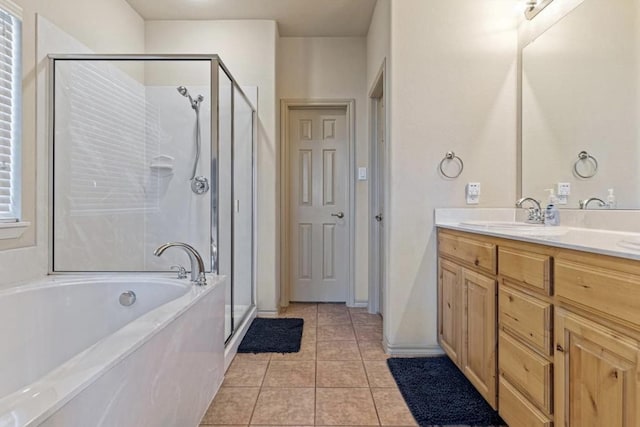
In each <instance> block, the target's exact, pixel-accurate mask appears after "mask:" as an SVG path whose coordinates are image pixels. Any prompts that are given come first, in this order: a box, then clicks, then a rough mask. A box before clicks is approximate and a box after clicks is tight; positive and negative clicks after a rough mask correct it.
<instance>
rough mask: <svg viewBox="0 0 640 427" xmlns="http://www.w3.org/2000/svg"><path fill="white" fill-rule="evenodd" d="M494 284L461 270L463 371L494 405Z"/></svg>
mask: <svg viewBox="0 0 640 427" xmlns="http://www.w3.org/2000/svg"><path fill="white" fill-rule="evenodd" d="M496 288H497V286H496V280H495V279H492V278H490V277H486V276H483V275H481V274H478V273H474V272H472V271H469V270H466V269H462V293H463V303H464V306H465V308H464V309H463V328H462V330H463V345H462V349H463V350H462V370H463V372H464V373H465V375H466V376H467V378H468V379H469V381H471V382H472V383H473V385H474V386H475V387H476V388H477V389H478V391H479V392H480V394H482V395H483V396H484V398H485V399H487V402H489V404H490V405H491V406H492V407H493V408H494V409H495V408H496V407H497V405H496V401H497V398H496V394H497V393H496V388H497V378H496V370H497V366H496V365H497V363H496V347H497V342H496V331H497V326H496V300H497V295H496Z"/></svg>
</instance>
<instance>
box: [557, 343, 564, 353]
mask: <svg viewBox="0 0 640 427" xmlns="http://www.w3.org/2000/svg"><path fill="white" fill-rule="evenodd" d="M556 350H557V351H559V352H560V353H564V348H562V346H561V345H560V344H556Z"/></svg>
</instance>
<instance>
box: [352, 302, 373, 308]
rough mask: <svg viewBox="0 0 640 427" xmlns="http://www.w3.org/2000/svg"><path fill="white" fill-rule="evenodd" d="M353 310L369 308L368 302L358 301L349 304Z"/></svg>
mask: <svg viewBox="0 0 640 427" xmlns="http://www.w3.org/2000/svg"><path fill="white" fill-rule="evenodd" d="M347 305H348V306H349V307H351V308H369V302H368V301H356V302H354V303H353V304H347Z"/></svg>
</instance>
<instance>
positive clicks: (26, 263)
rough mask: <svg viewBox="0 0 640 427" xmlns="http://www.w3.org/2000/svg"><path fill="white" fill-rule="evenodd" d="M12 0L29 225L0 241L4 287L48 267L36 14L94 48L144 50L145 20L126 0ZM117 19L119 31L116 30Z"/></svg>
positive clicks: (43, 98) (0, 282) (1, 283)
mask: <svg viewBox="0 0 640 427" xmlns="http://www.w3.org/2000/svg"><path fill="white" fill-rule="evenodd" d="M14 1H16V3H17V4H18V5H19V6H20V7H22V17H23V26H22V35H23V41H22V64H23V80H22V84H23V124H22V129H23V131H22V138H23V140H22V161H23V169H22V180H23V195H22V202H23V208H22V210H23V218H24V219H25V220H26V221H30V222H31V226H30V227H29V229H28V230H27V231H26V232H25V233H24V235H23V236H22V237H21V238H20V239H16V240H1V241H0V287H2V286H5V285H7V284H11V283H14V282H19V281H24V280H31V279H35V278H38V277H42V276H44V275H45V274H46V273H47V239H48V236H47V199H46V193H47V183H48V178H47V167H46V165H47V159H46V144H47V141H45V140H41V139H42V138H41V139H40V140H37V134H38V133H39V129H41V128H43V127H44V126H46V124H45V123H41V122H37V120H36V108H37V104H42V105H44V103H45V102H46V94H43V93H36V79H37V75H38V74H39V73H42V72H44V71H45V70H46V63H44V62H41V63H36V32H37V31H36V14H40V15H42V16H44V17H46V18H47V19H48V20H50V21H52V22H53V23H55V24H56V25H58V26H59V27H60V28H61V29H63V30H64V31H65V32H67V33H69V34H70V35H72V36H73V37H75V38H76V39H78V40H79V41H80V42H82V43H83V44H85V45H86V46H88V47H89V48H90V49H92V50H94V51H96V52H100V53H139V52H143V51H144V21H143V20H142V18H141V17H140V16H139V15H138V14H137V13H136V12H135V11H134V10H133V9H132V8H131V7H130V6H129V4H128V3H127V2H126V1H124V0H91V1H90V2H87V1H80V0H56V1H55V2H52V1H48V0H14ZM114 23H118V25H117V27H118V31H113V29H114V28H115V27H114ZM52 53H54V52H52ZM36 99H37V100H38V103H36ZM38 108H39V107H38ZM36 140H37V141H36Z"/></svg>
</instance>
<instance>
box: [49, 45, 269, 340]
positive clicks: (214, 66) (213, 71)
mask: <svg viewBox="0 0 640 427" xmlns="http://www.w3.org/2000/svg"><path fill="white" fill-rule="evenodd" d="M47 57H48V59H49V61H48V67H49V70H48V82H47V83H48V90H47V96H48V99H47V117H46V120H47V125H46V126H47V128H48V138H47V139H48V144H47V149H48V159H47V160H48V162H47V166H48V168H49V170H48V171H47V176H48V177H49V185H48V189H47V191H48V195H47V201H48V218H47V222H48V238H49V243H48V251H49V253H48V256H47V258H48V274H51V275H80V274H87V273H90V274H95V275H102V274H114V273H116V274H117V273H126V274H149V273H163V274H166V273H168V272H167V271H151V270H149V271H56V270H55V269H54V243H53V242H54V209H53V207H54V202H55V200H54V173H55V170H54V165H55V150H54V145H55V90H56V85H55V83H56V80H55V71H56V68H55V66H56V62H57V61H185V62H186V61H208V62H209V66H210V80H211V82H210V86H211V92H210V94H209V95H210V99H211V142H210V144H211V158H210V166H209V172H210V176H211V177H214V176H215V178H216V182H215V192H216V194H215V198H214V197H211V215H210V230H211V233H210V235H211V239H212V244H211V254H210V256H211V260H210V262H211V269H210V271H208V272H209V273H213V274H216V275H217V274H219V268H218V246H219V242H220V240H219V227H218V222H219V206H220V205H219V194H220V191H219V190H220V173H219V171H220V167H219V165H218V163H219V162H218V160H219V148H220V147H219V144H220V135H219V120H220V116H219V113H220V112H219V107H220V99H219V92H220V91H219V70H220V68H222V70H223V72H224V73H225V74H226V76H227V77H228V78H229V79H230V80H231V83H232V89H233V90H232V92H231V108H232V111H231V113H232V114H231V129H232V134H231V165H230V166H231V206H232V214H231V226H232V229H231V236H232V237H231V253H230V256H231V266H232V267H231V272H230V277H229V279H230V286H231V306H232V310H231V335H230V336H229V337H228V338H227V337H225V339H226V340H227V341H228V340H229V339H231V338H232V337H233V336H234V334H235V331H236V330H235V325H234V322H235V319H234V315H233V305H234V281H233V279H234V277H233V276H234V275H233V265H234V253H233V249H234V245H233V241H234V237H235V232H234V230H233V224H234V218H233V217H234V212H233V206H234V200H233V197H234V192H233V188H234V186H233V184H234V183H233V176H234V175H233V171H234V150H233V149H234V144H235V140H234V134H233V129H234V118H235V114H234V111H233V107H234V105H235V104H234V102H235V96H236V90H237V92H238V93H240V95H241V96H242V97H243V98H244V100H245V101H246V102H247V104H248V105H249V106H250V108H251V110H252V135H253V140H252V147H251V152H252V158H251V162H252V174H253V176H252V182H251V186H252V188H251V191H252V203H253V209H252V214H251V218H252V220H251V228H252V229H251V266H252V271H251V305H252V306H254V307H255V306H256V268H257V248H256V231H257V227H256V222H257V218H256V206H257V194H256V188H257V168H256V165H257V163H256V156H257V154H256V149H257V144H256V139H257V129H256V127H257V126H256V125H257V111H256V107H255V106H254V105H253V103H252V102H251V100H250V99H249V97H248V96H247V95H246V94H245V92H244V91H243V90H242V87H241V86H240V84H239V83H238V82H237V81H236V79H235V78H234V77H233V74H232V73H231V71H230V70H229V69H228V68H227V66H226V65H225V64H224V62H223V61H222V60H221V59H220V57H219V56H218V55H208V54H90V53H89V54H49V55H47ZM214 166H215V170H214ZM243 320H244V319H242V321H243Z"/></svg>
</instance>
